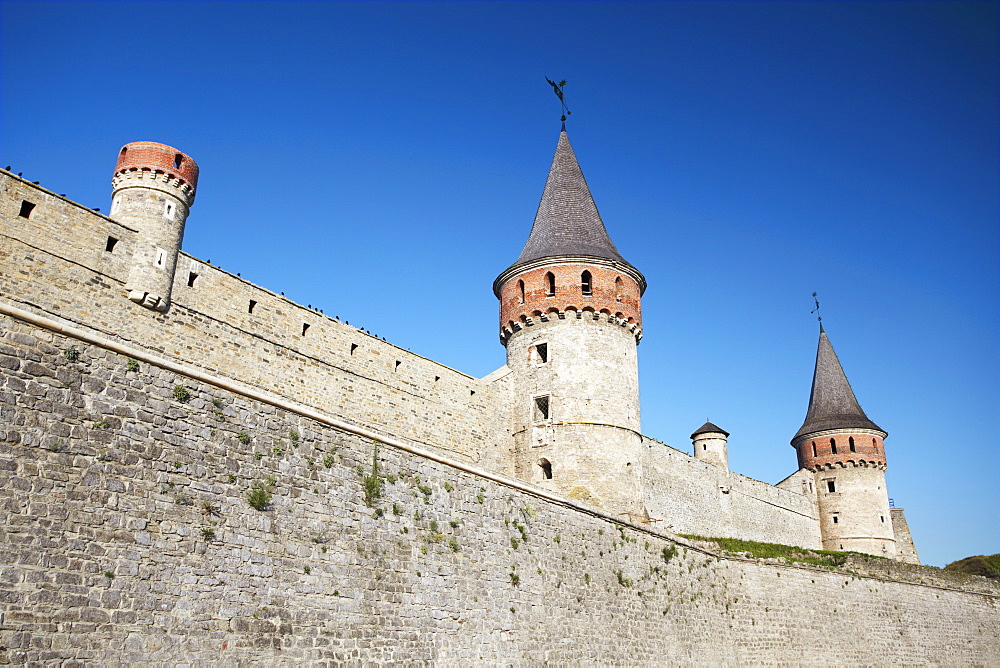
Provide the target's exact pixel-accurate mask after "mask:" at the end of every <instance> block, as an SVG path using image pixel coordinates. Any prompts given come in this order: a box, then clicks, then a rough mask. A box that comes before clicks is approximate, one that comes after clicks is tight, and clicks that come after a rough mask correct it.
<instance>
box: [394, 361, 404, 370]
mask: <svg viewBox="0 0 1000 668" xmlns="http://www.w3.org/2000/svg"><path fill="white" fill-rule="evenodd" d="M400 364H402V362H400V361H399V360H396V366H395V367H393V369H392V370H393V371H399V365H400Z"/></svg>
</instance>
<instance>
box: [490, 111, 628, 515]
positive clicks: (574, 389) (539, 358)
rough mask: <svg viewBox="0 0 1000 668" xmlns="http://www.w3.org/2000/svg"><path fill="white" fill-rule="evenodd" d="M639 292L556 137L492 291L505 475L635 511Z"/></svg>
mask: <svg viewBox="0 0 1000 668" xmlns="http://www.w3.org/2000/svg"><path fill="white" fill-rule="evenodd" d="M645 288H646V281H645V278H643V276H642V274H641V273H639V271H638V270H637V269H636V268H635V267H633V266H632V265H631V264H629V263H628V262H626V261H625V259H624V258H622V256H621V255H620V254H619V253H618V250H617V249H616V248H615V245H614V243H613V242H612V241H611V238H610V237H609V236H608V233H607V230H606V229H605V227H604V222H603V221H602V220H601V216H600V214H599V213H598V211H597V206H596V205H595V203H594V199H593V197H592V196H591V193H590V189H589V187H588V186H587V182H586V180H585V179H584V176H583V172H582V170H581V169H580V165H579V163H578V162H577V159H576V155H575V154H574V152H573V148H572V146H571V145H570V142H569V137H568V136H567V134H566V129H565V126H564V127H563V129H562V131H561V132H560V133H559V140H558V144H557V145H556V151H555V156H554V158H553V160H552V165H551V167H550V169H549V174H548V179H547V180H546V183H545V189H544V191H543V193H542V198H541V202H540V203H539V205H538V211H537V213H536V215H535V221H534V224H533V226H532V228H531V233H530V234H529V235H528V241H527V243H525V245H524V249H523V250H522V251H521V254H520V256H519V257H518V258H517V260H516V261H515V262H514V263H513V264H512V265H511V266H510V267H508V268H507V269H506V270H504V271H503V272H502V273H501V274H500V276H498V277H497V279H496V280H495V281H494V283H493V291H494V293H495V294H496V296H497V297H498V298H499V300H500V340H501V342H502V343H503V344H504V346H506V348H507V366H508V368H509V369H510V373H511V376H512V378H511V381H510V384H511V389H512V392H511V395H510V396H511V397H512V398H511V400H510V401H511V406H510V414H511V423H510V431H511V435H512V441H513V443H512V448H513V451H514V462H515V474H516V475H518V476H519V477H522V478H525V479H528V480H532V481H535V482H537V483H538V484H540V485H543V486H547V487H550V488H552V489H555V490H557V491H560V492H562V493H564V494H567V495H569V496H570V497H575V498H581V499H585V500H588V501H589V502H590V503H592V504H597V505H601V506H604V507H606V508H609V509H615V510H620V511H622V512H624V511H633V512H641V511H642V508H641V496H642V495H641V471H640V466H641V465H640V453H641V448H640V443H641V437H640V436H639V373H638V364H637V357H636V346H637V344H638V343H639V340H640V339H641V337H642V313H641V306H640V300H641V297H642V293H643V291H644V290H645Z"/></svg>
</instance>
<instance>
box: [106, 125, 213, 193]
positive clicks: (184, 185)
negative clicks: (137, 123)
mask: <svg viewBox="0 0 1000 668" xmlns="http://www.w3.org/2000/svg"><path fill="white" fill-rule="evenodd" d="M198 173H199V169H198V163H196V162H195V161H194V160H193V159H192V158H191V156H189V155H186V154H184V153H181V152H180V151H178V150H177V149H175V148H173V147H172V146H167V145H166V144H160V143H157V142H152V141H136V142H131V143H129V144H126V145H125V146H123V147H122V148H121V150H120V151H119V152H118V163H117V164H116V165H115V173H114V176H113V177H112V180H111V187H112V189H113V190H118V189H119V188H125V187H128V186H129V185H130V184H133V183H134V184H135V185H141V186H143V187H150V186H152V187H158V188H162V189H169V191H170V192H179V193H181V194H182V196H183V197H184V200H185V202H184V203H185V205H187V206H191V205H192V204H194V196H195V191H196V190H197V188H198Z"/></svg>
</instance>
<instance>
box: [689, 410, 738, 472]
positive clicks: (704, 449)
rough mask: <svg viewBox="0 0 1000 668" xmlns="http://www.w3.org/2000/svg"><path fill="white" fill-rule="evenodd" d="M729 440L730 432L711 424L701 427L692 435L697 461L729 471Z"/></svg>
mask: <svg viewBox="0 0 1000 668" xmlns="http://www.w3.org/2000/svg"><path fill="white" fill-rule="evenodd" d="M727 438H729V432H728V431H726V430H724V429H721V428H719V427H717V426H715V425H714V424H712V423H711V422H706V423H705V424H703V425H701V426H700V427H698V430H697V431H695V432H694V433H693V434H691V441H692V445H693V447H694V456H695V459H700V460H702V461H706V462H708V463H709V464H715V465H716V466H721V467H722V468H724V469H727V470H728V469H729V451H728V445H727V443H728V442H727V441H726V439H727Z"/></svg>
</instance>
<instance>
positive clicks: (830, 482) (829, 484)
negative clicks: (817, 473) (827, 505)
mask: <svg viewBox="0 0 1000 668" xmlns="http://www.w3.org/2000/svg"><path fill="white" fill-rule="evenodd" d="M826 491H828V492H836V491H837V485H836V483H835V482H834V481H833V480H827V481H826Z"/></svg>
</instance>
